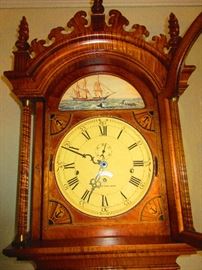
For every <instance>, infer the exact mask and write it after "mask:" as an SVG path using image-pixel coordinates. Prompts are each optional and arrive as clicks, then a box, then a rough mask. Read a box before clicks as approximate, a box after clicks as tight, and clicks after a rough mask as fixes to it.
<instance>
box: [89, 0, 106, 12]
mask: <svg viewBox="0 0 202 270" xmlns="http://www.w3.org/2000/svg"><path fill="white" fill-rule="evenodd" d="M102 3H103V0H94V4H93V6H92V8H91V11H92V13H93V14H102V13H104V7H103V5H102Z"/></svg>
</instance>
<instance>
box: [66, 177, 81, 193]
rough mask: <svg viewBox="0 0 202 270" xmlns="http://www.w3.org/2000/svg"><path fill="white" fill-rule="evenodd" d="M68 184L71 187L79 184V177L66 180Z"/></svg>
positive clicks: (73, 187)
mask: <svg viewBox="0 0 202 270" xmlns="http://www.w3.org/2000/svg"><path fill="white" fill-rule="evenodd" d="M67 183H68V185H69V186H70V187H71V188H72V190H73V189H75V187H76V186H78V184H79V179H78V178H77V177H76V176H75V177H74V178H72V179H69V180H67Z"/></svg>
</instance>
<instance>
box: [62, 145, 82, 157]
mask: <svg viewBox="0 0 202 270" xmlns="http://www.w3.org/2000/svg"><path fill="white" fill-rule="evenodd" d="M62 148H64V149H66V150H68V151H70V152H73V153H75V154H77V155H79V156H82V157H83V158H85V154H82V153H80V152H78V151H76V150H74V149H72V148H68V147H65V146H62Z"/></svg>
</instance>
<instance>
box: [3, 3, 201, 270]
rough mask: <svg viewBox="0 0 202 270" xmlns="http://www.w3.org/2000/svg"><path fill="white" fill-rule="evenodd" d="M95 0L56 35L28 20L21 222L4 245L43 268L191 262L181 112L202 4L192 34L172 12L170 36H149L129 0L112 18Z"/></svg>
mask: <svg viewBox="0 0 202 270" xmlns="http://www.w3.org/2000/svg"><path fill="white" fill-rule="evenodd" d="M91 11H92V12H91V17H90V18H88V17H87V14H86V12H84V11H78V12H77V13H76V14H75V15H74V17H73V18H72V19H71V20H69V22H68V23H67V27H65V28H63V27H56V28H54V29H52V30H51V32H50V34H49V36H48V39H49V40H50V41H51V42H49V43H48V44H47V43H46V41H45V40H37V39H34V40H33V41H31V42H30V43H29V42H28V39H29V28H28V23H27V21H26V18H25V17H23V18H22V21H21V23H20V27H19V37H18V40H17V42H16V50H15V52H14V70H12V71H7V72H5V76H6V77H7V78H8V80H9V81H10V82H11V84H12V87H13V92H14V94H15V95H16V96H17V98H18V99H19V100H20V101H21V102H22V118H21V125H22V129H21V144H20V156H19V179H18V197H17V198H18V199H17V206H18V210H17V220H16V222H17V232H16V237H15V240H14V241H13V243H12V244H11V245H10V246H9V247H7V248H5V249H4V251H3V252H4V254H5V255H7V256H11V257H17V258H18V259H19V260H32V261H34V262H35V265H36V269H38V270H45V269H48V270H59V269H60V270H67V269H82V270H83V269H85V270H87V269H114V270H115V269H156V270H157V269H158V270H160V269H173V270H174V269H179V267H178V265H177V264H176V258H177V257H178V256H179V255H182V254H192V253H195V251H196V248H201V247H202V236H201V234H200V233H197V232H196V231H195V230H194V228H193V222H192V214H191V205H190V198H189V191H188V182H187V175H186V169H185V160H184V154H183V145H182V139H181V130H180V120H179V114H178V99H179V97H180V95H181V94H182V93H183V92H184V90H185V89H186V87H187V81H188V79H189V77H190V75H191V73H192V72H193V71H194V69H195V67H194V66H191V65H185V63H184V60H185V58H186V56H187V54H188V51H189V49H190V48H191V47H192V45H193V44H194V42H195V40H196V39H197V37H198V36H199V34H200V32H201V29H202V14H200V15H199V16H198V17H197V18H196V19H195V20H194V22H193V23H192V24H191V26H190V27H189V29H188V30H187V32H186V33H185V35H184V37H181V36H180V35H179V24H178V20H177V18H176V17H175V15H174V14H170V17H169V22H168V27H169V35H170V36H169V38H167V37H166V36H165V35H163V34H160V35H159V36H154V37H152V39H149V32H148V30H147V29H146V27H145V26H143V25H139V24H137V23H136V24H134V25H133V26H132V29H131V30H130V31H126V30H125V27H126V26H127V25H128V24H129V22H128V20H127V19H126V18H125V17H124V16H123V15H122V14H121V13H120V12H119V11H118V10H111V11H110V12H109V14H108V16H107V19H105V11H104V6H103V3H102V1H94V4H93V6H92V9H91ZM31 116H33V117H31ZM31 119H33V123H32V120H31ZM31 134H33V145H32V148H31V140H30V137H31ZM31 149H33V150H32V159H31V161H30V150H31ZM30 168H31V169H30ZM31 170H32V173H31V172H30V171H31ZM30 175H32V177H30ZM29 185H31V194H29V192H28V186H29ZM28 201H30V209H29V211H28ZM28 213H30V214H29V216H28ZM28 220H29V221H30V230H29V231H28Z"/></svg>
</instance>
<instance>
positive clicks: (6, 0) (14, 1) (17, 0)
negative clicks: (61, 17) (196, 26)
mask: <svg viewBox="0 0 202 270" xmlns="http://www.w3.org/2000/svg"><path fill="white" fill-rule="evenodd" d="M104 5H105V7H115V6H116V7H126V6H128V7H135V6H201V5H202V3H201V0H194V1H193V0H156V1H153V0H136V1H134V0H128V1H127V4H126V2H125V1H124V0H117V1H113V0H105V1H104ZM89 6H90V1H89V0H57V1H52V0H35V1H33V0H1V3H0V8H44V7H50V8H51V7H89Z"/></svg>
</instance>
